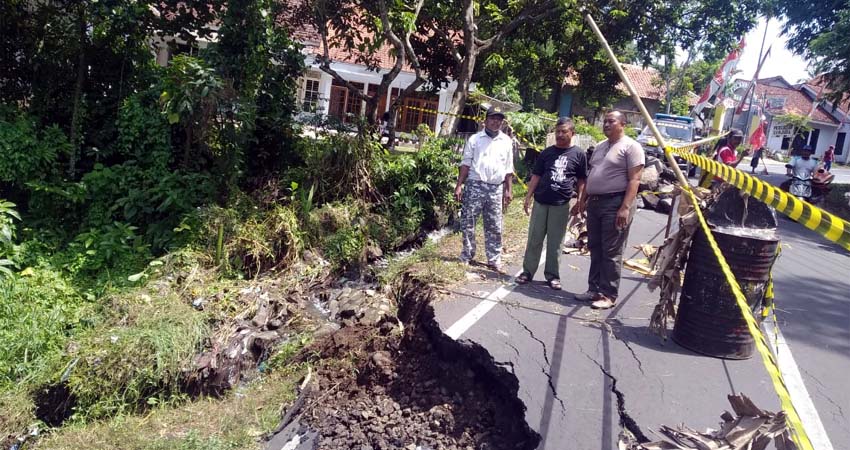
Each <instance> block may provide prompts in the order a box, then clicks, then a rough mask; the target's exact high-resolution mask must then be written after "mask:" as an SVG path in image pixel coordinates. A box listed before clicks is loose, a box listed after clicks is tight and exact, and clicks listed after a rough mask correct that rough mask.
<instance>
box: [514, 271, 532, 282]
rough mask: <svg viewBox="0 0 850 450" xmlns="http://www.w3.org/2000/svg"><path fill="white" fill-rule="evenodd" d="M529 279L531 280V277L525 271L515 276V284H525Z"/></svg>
mask: <svg viewBox="0 0 850 450" xmlns="http://www.w3.org/2000/svg"><path fill="white" fill-rule="evenodd" d="M529 281H531V277H530V276H529V275H528V274H527V273H525V272H523V273H521V274H519V276H518V277H516V284H526V283H528V282H529Z"/></svg>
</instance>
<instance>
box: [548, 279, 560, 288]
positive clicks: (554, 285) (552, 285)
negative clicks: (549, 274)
mask: <svg viewBox="0 0 850 450" xmlns="http://www.w3.org/2000/svg"><path fill="white" fill-rule="evenodd" d="M549 287H550V288H552V289H554V290H556V291H560V290H561V280H559V279H557V278H552V279H551V280H549Z"/></svg>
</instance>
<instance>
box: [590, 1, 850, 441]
mask: <svg viewBox="0 0 850 450" xmlns="http://www.w3.org/2000/svg"><path fill="white" fill-rule="evenodd" d="M585 19H586V21H587V22H588V23H589V25H590V26H591V28H592V29H593V31H594V33H595V34H596V36H597V37H598V38H599V41H600V42H601V43H602V45H603V47H604V48H605V51H606V53H607V54H608V57H609V59H610V60H611V63H612V65H613V66H614V67H615V69H616V70H617V73H618V74H619V75H620V80H621V81H622V82H623V84H625V85H626V87H627V88H628V89H629V92H630V93H631V95H632V99H633V100H634V102H635V104H636V105H637V106H638V107H639V108H640V111H641V113H642V114H643V117H644V119H646V120H647V121H650V122H651V121H652V118H651V117H650V116H649V112H648V111H647V110H646V107H645V106H644V104H643V101H642V100H641V98H640V96H639V95H638V94H637V91H636V90H635V88H634V86H633V85H632V83H631V81H630V80H629V78H628V77H627V76H626V74H625V72H624V71H623V69H622V67H621V66H620V64H619V62H618V61H617V56H616V55H614V51H613V50H612V49H611V46H610V45H608V41H607V40H606V39H605V36H604V35H603V34H602V31H601V30H600V29H599V26H598V25H597V24H596V22H595V21H594V20H593V17H591V16H590V14H587V15H585ZM651 128H653V132H654V133H655V135H656V138H657V139H658V141H659V143H660V144H661V145H662V146H663V147H664V153H665V156H667V159H668V160H671V159H672V154H673V153H674V152H675V153H676V154H678V155H680V156H682V157H683V158H685V160H687V161H689V162H692V163H694V164H696V165H697V166H699V167H703V170H707V171H709V172H711V171H713V172H714V173H713V174H714V175H720V176H721V177H723V175H726V178H724V179H725V180H726V181H727V182H730V183H732V184H735V185H736V186H738V187H739V189H742V190H746V191H748V192H750V193H751V195H752V196H753V197H754V198H756V199H759V200H761V201H764V202H765V203H768V204H776V205H777V208H776V209H779V210H781V211H786V210H787V205H788V203H791V204H792V206H796V205H797V203H799V204H801V205H802V203H803V202H799V201H797V202H794V201H790V202H789V200H788V198H787V197H788V196H787V195H786V196H784V197H783V196H780V195H776V193H775V192H774V191H775V189H774V188H773V187H772V186H769V185H766V184H765V183H763V182H761V181H760V180H753V179H752V178H751V177H749V176H746V174H744V173H742V172H738V173H737V174H735V173H734V172H737V171H734V170H732V173H729V171H728V170H726V169H724V168H727V169H728V166H723V167H722V168H721V167H717V165H716V164H709V162H712V163H713V161H711V160H710V159H708V158H704V157H701V156H698V155H696V154H695V153H692V152H689V151H685V150H684V149H683V150H678V151H677V150H676V149H674V148H673V147H670V146H667V145H666V144H664V140H663V136H661V135H660V133H659V132H658V130H657V129H655V127H654V126H651ZM690 146H692V148H693V146H694V144H690ZM676 170H677V172H678V168H677V169H676ZM678 175H679V177H680V179H681V180H682V183H683V186H681V188H682V191H683V192H684V193H685V195H687V196H688V198H689V200H690V202H691V204H692V205H694V211H695V212H696V215H697V218H698V219H699V222H700V228H701V229H702V231H703V232H704V233H705V236H706V239H707V240H708V243H709V246H710V247H711V249H712V252H713V253H714V256H715V258H717V262H718V264H719V265H720V268H721V270H722V272H723V275H724V277H725V278H726V281H727V283H729V286H730V287H731V289H732V293H733V295H734V297H735V302H736V303H737V305H738V308H739V309H740V310H741V314H742V315H743V317H744V320H745V321H746V323H747V329H748V330H749V332H750V334H752V336H753V340H754V341H755V346H756V349H757V350H758V352H759V355H761V358H762V362H763V363H764V367H765V370H766V371H767V373H768V375H769V376H770V380H771V382H772V383H773V388H774V390H775V391H776V395H777V396H778V397H779V402H780V404H781V405H782V409H783V410H784V411H785V414H786V420H787V422H788V425H789V426H790V428H791V438H792V439H793V440H794V443H795V444H797V447H798V448H800V449H801V450H814V448H813V446H812V442H811V441H810V440H809V436H808V435H807V434H806V430H805V428H804V427H803V423H802V421H801V420H800V416H799V414H798V413H797V410H796V408H795V407H794V403H793V402H792V401H791V395H790V393H789V392H788V387H787V386H786V385H785V381H784V380H783V378H782V373H781V372H780V370H779V366H778V365H777V363H776V358H775V357H774V355H773V353H772V352H771V351H770V348H769V347H768V345H767V341H766V339H765V337H764V334H762V332H761V329H760V328H759V325H758V322H757V321H756V319H755V317H753V312H752V310H751V309H750V306H749V304H748V303H747V298H746V297H745V296H744V293H743V292H742V291H741V286H740V285H738V281H737V280H736V279H735V275H734V274H733V273H732V269H731V268H730V267H729V264H728V263H727V262H726V258H724V256H723V253H722V252H721V251H720V248H719V247H718V245H717V241H716V240H715V239H714V235H713V234H712V231H711V228H709V226H708V222H706V221H705V217H704V216H703V214H702V210H701V209H700V207H699V201H698V200H697V196H696V194H695V193H694V189H693V188H692V187H691V185H690V184H689V183H688V182H687V180H686V179H682V174H681V173H678ZM735 181H738V183H735ZM756 181H757V183H756ZM768 195H770V198H768ZM774 197H780V200H781V204H779V203H780V202H779V201H777V202H773V199H774ZM809 206H810V207H811V205H809ZM811 208H812V209H811V210H810V214H811V216H810V220H808V221H807V222H814V220H813V219H814V214H816V213H817V214H819V212H820V210H817V209H816V208H814V207H811ZM799 209H800V210H801V211H799V212H797V208H793V209H792V211H794V214H795V215H796V218H799V217H801V216H802V207H800V208H799ZM815 210H816V211H815ZM792 218H793V217H792ZM827 221H830V222H831V218H830V219H828V220H827ZM816 225H817V226H816V227H814V228H813V229H816V228H817V227H819V226H820V220H818V223H817V224H816ZM830 225H831V223H830ZM807 226H808V225H807ZM842 227H843V225H842ZM836 228H837V227H836ZM839 231H841V232H843V228H842V229H841V230H839ZM828 233H830V234H831V236H832V237H833V240H838V239H839V238H840V237H841V236H840V234H843V233H839V235H836V232H835V230H833V229H832V228H831V227H830V229H829V231H828Z"/></svg>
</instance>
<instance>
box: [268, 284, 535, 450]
mask: <svg viewBox="0 0 850 450" xmlns="http://www.w3.org/2000/svg"><path fill="white" fill-rule="evenodd" d="M432 296H433V292H432V291H431V289H430V288H429V287H427V286H426V285H424V284H423V283H420V282H418V281H416V280H413V279H410V278H406V279H405V280H404V281H403V282H402V284H401V287H400V288H399V289H398V291H397V292H396V295H395V296H394V297H395V298H396V299H398V302H399V310H398V316H397V317H390V316H389V315H386V316H385V317H384V319H383V321H382V322H381V324H380V325H379V326H377V327H375V326H366V325H364V324H359V323H358V324H355V325H353V326H344V327H343V328H341V329H340V330H339V331H337V332H335V333H332V334H329V335H327V336H325V337H323V338H321V339H318V340H317V341H315V342H314V343H313V344H312V345H311V346H310V347H308V348H306V349H304V351H303V352H302V353H301V355H300V356H299V357H298V361H300V362H303V363H309V364H311V365H312V366H313V367H315V368H316V372H315V376H312V377H311V379H310V381H309V382H307V383H305V384H304V389H303V390H302V391H301V393H300V395H299V398H298V400H297V401H296V402H295V404H294V405H293V406H292V407H290V408H289V409H288V411H287V413H286V415H285V417H284V418H283V420H282V422H281V424H280V426H279V428H278V430H279V431H278V432H277V433H275V434H274V435H273V436H272V437H271V439H270V442H269V446H268V448H270V449H271V448H274V449H275V450H277V449H279V448H292V449H296V448H299V449H300V448H303V449H316V448H318V449H342V448H347V449H348V448H350V449H375V450H379V449H401V448H405V449H406V448H411V449H438V448H439V449H467V448H469V449H479V448H489V449H533V448H536V447H537V445H538V443H539V442H540V436H539V435H537V433H535V432H534V431H532V430H531V429H530V427H529V426H528V424H527V423H526V422H525V419H524V417H525V406H524V405H523V404H522V402H521V401H520V400H519V399H518V398H517V391H518V389H519V382H518V380H517V379H516V377H515V376H514V375H513V374H512V373H510V372H508V371H507V370H506V369H505V368H503V367H502V366H500V365H498V364H496V363H495V362H494V361H493V359H492V357H491V356H490V355H489V354H488V353H487V351H486V350H484V348H483V347H481V346H479V345H477V344H474V343H472V342H469V341H454V340H452V339H450V338H449V337H447V336H446V335H444V334H443V332H442V331H441V330H440V328H439V325H438V324H437V322H436V320H435V318H434V311H433V309H432V307H431V306H430V304H429V302H430V300H431V298H432ZM286 445H288V446H289V447H284V446H286Z"/></svg>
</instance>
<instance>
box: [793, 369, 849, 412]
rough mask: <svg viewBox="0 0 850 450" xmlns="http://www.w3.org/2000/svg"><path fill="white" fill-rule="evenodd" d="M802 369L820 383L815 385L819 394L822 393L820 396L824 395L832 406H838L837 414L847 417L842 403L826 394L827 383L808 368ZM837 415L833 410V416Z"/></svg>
mask: <svg viewBox="0 0 850 450" xmlns="http://www.w3.org/2000/svg"><path fill="white" fill-rule="evenodd" d="M800 370H802V371H803V373H805V374H806V375H807V376H808V377H809V378H811V379H813V380H815V382H816V383H817V384H818V385H820V387H818V386H815V389H817V391H818V394H820V396H821V397H823V398H824V399H825V400H826V401H827V402H829V403H830V404H831V405H832V406H834V407H836V408H837V409H838V414H837V415H839V416H841V417H842V418H844V419H846V417H845V416H844V408H842V407H841V405H839V404H838V403H835V400H833V399H832V398H831V397H830V396H828V395H826V394H825V393H824V392H823V389H828V388H827V387H826V385H825V384H823V382H822V381H821V380H819V379H818V378H817V377H816V376H814V375H812V374H811V373H809V371H807V370H806V369H803V368H801V369H800ZM821 388H823V389H821ZM835 416H836V414H835V412H834V411H833V412H832V417H833V418H835Z"/></svg>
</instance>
